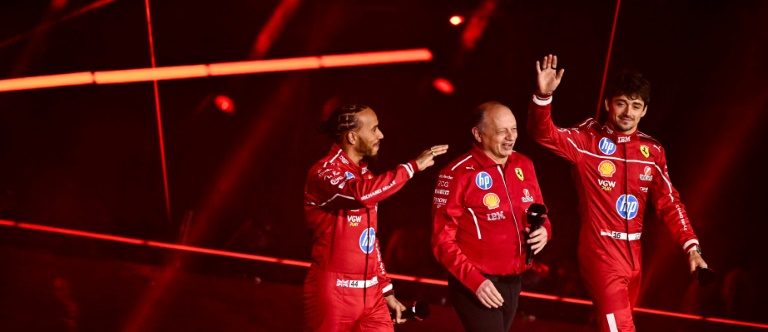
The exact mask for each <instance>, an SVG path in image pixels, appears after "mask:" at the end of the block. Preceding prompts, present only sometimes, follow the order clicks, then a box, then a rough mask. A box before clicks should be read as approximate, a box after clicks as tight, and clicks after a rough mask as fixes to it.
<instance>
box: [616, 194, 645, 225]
mask: <svg viewBox="0 0 768 332" xmlns="http://www.w3.org/2000/svg"><path fill="white" fill-rule="evenodd" d="M639 207H640V203H639V202H638V201H637V197H635V196H634V195H621V196H620V197H619V199H617V200H616V211H617V212H619V215H620V216H621V217H622V218H625V219H632V218H634V217H635V216H637V211H638V210H639Z"/></svg>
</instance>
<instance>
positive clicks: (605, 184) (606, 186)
mask: <svg viewBox="0 0 768 332" xmlns="http://www.w3.org/2000/svg"><path fill="white" fill-rule="evenodd" d="M597 184H598V185H600V188H602V189H603V190H605V191H611V190H613V188H615V187H616V181H608V180H605V179H597Z"/></svg>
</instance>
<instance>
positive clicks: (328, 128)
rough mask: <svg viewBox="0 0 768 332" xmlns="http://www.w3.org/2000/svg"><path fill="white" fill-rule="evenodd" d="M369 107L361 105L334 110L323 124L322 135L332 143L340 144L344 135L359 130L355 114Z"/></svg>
mask: <svg viewBox="0 0 768 332" xmlns="http://www.w3.org/2000/svg"><path fill="white" fill-rule="evenodd" d="M368 108H370V107H368V106H366V105H362V104H351V105H345V106H342V107H339V108H337V109H335V110H334V111H333V112H332V113H331V116H329V117H328V120H326V121H325V122H323V124H322V127H321V130H322V132H323V133H325V134H327V135H328V136H330V137H331V139H333V141H334V142H336V143H340V142H341V139H342V137H344V134H346V133H347V132H349V131H350V130H357V129H358V128H360V119H358V118H357V113H359V112H361V111H363V110H365V109H368Z"/></svg>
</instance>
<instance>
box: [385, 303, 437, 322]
mask: <svg viewBox="0 0 768 332" xmlns="http://www.w3.org/2000/svg"><path fill="white" fill-rule="evenodd" d="M389 313H390V316H392V319H394V318H395V317H396V315H397V313H396V312H395V311H393V310H390V311H389ZM430 313H431V309H430V308H429V303H426V302H421V301H414V302H413V304H411V306H410V307H408V308H407V309H405V310H404V311H403V312H402V313H401V316H400V317H401V318H406V319H415V320H423V319H425V318H427V317H428V316H429V314H430Z"/></svg>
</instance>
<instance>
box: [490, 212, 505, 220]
mask: <svg viewBox="0 0 768 332" xmlns="http://www.w3.org/2000/svg"><path fill="white" fill-rule="evenodd" d="M485 216H486V218H487V219H488V221H493V220H502V219H507V218H506V217H504V211H498V212H494V213H488V214H486V215H485Z"/></svg>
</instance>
